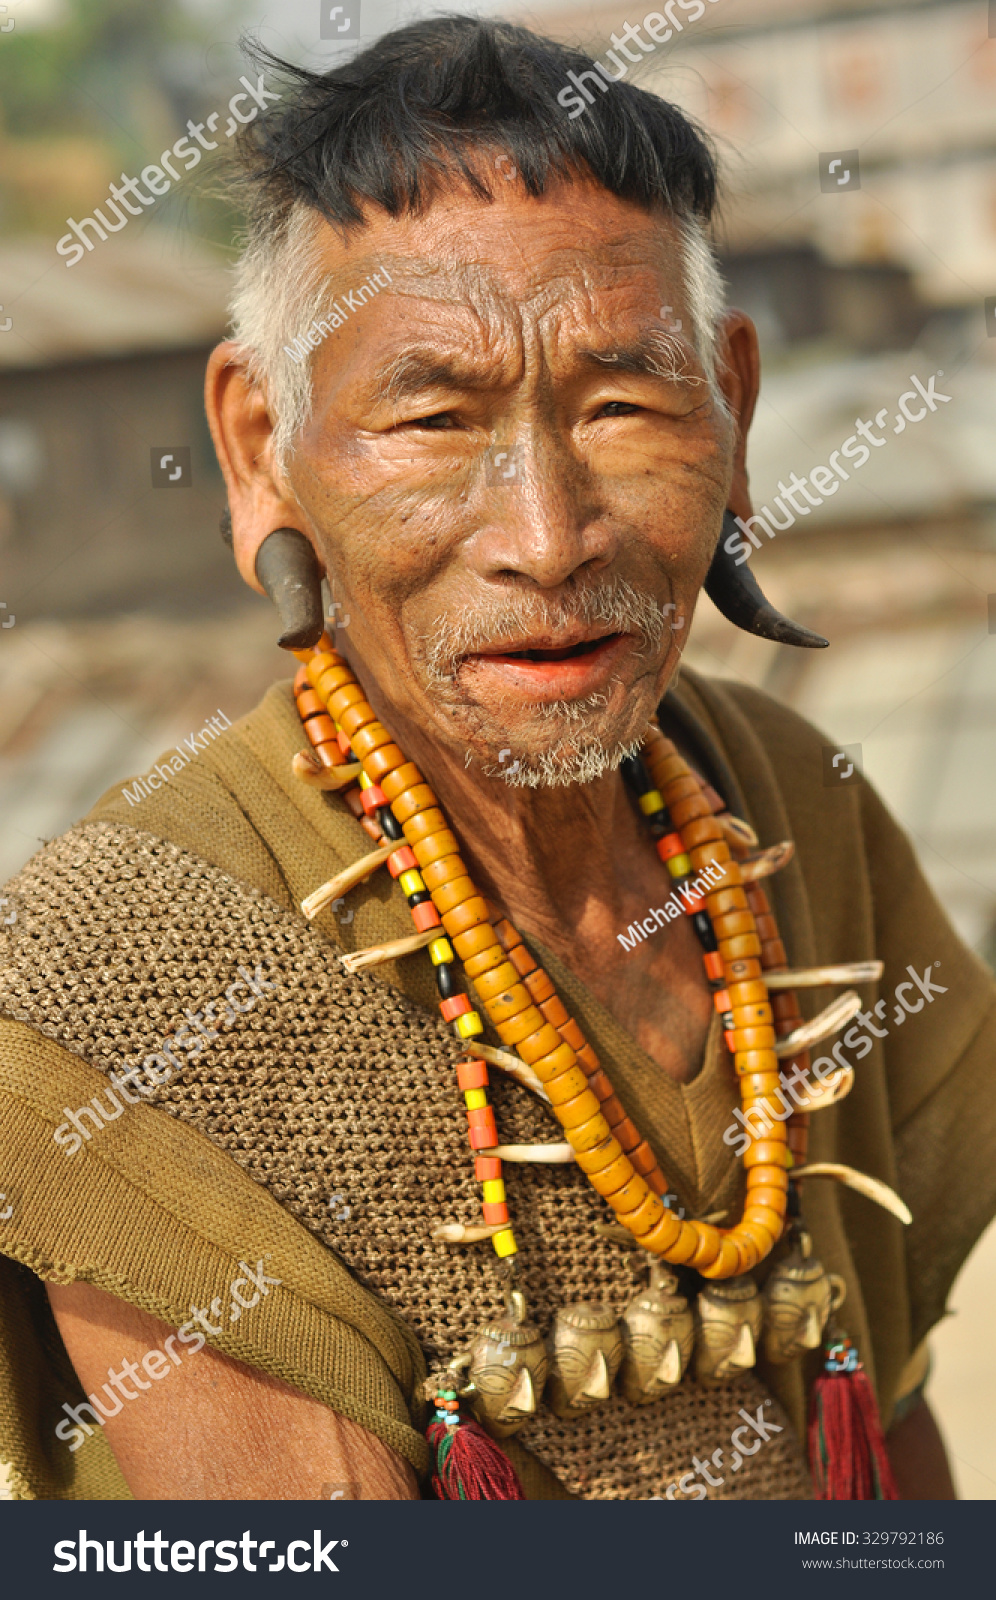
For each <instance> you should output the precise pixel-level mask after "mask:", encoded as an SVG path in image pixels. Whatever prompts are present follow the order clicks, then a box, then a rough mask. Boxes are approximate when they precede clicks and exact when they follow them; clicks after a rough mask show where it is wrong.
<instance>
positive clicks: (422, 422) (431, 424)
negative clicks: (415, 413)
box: [402, 411, 453, 429]
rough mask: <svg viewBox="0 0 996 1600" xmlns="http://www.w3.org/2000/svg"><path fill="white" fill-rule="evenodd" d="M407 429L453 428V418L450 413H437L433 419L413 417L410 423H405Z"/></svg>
mask: <svg viewBox="0 0 996 1600" xmlns="http://www.w3.org/2000/svg"><path fill="white" fill-rule="evenodd" d="M402 426H403V427H407V428H435V429H438V428H452V426H453V417H452V414H451V413H450V412H449V411H436V412H434V413H433V415H432V416H431V417H412V418H411V420H410V421H409V422H406V423H403V424H402Z"/></svg>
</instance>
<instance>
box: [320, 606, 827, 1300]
mask: <svg viewBox="0 0 996 1600" xmlns="http://www.w3.org/2000/svg"><path fill="white" fill-rule="evenodd" d="M294 653H295V654H296V655H297V657H298V659H299V660H300V661H301V662H302V663H303V665H302V669H301V671H300V672H299V673H298V676H297V678H296V679H295V685H294V687H295V694H296V698H297V704H298V710H299V712H300V715H301V717H302V720H303V722H304V726H305V730H306V732H307V734H308V738H309V741H310V743H311V745H312V748H313V750H314V752H315V755H316V756H317V758H318V760H319V761H320V762H321V764H322V766H323V767H325V768H335V767H340V766H343V765H344V764H346V763H347V762H355V763H357V764H358V765H359V766H360V767H361V769H362V770H361V771H360V772H359V774H358V781H357V783H356V784H355V785H350V786H348V787H343V789H342V790H341V793H342V795H343V798H344V799H345V801H346V804H347V805H348V806H349V807H350V809H351V810H352V811H353V814H354V815H356V816H358V818H359V819H360V820H361V822H362V825H363V826H364V828H365V829H366V831H367V832H368V833H369V834H370V835H371V837H373V838H374V839H375V840H376V841H377V842H378V843H379V844H383V847H384V852H385V855H386V865H387V867H388V870H389V871H390V873H391V875H392V876H393V877H395V878H397V879H398V880H399V882H400V884H401V887H402V890H403V891H404V893H405V895H406V898H407V899H408V903H409V907H410V909H411V912H412V918H413V921H414V924H415V927H416V929H418V931H419V932H421V933H429V932H431V931H432V930H434V929H436V928H438V929H439V932H438V935H437V936H436V937H435V938H433V939H432V940H431V941H430V943H429V946H428V948H429V954H430V958H431V960H432V962H433V965H434V967H435V971H436V976H437V982H438V985H439V991H440V995H441V1001H440V1011H441V1013H442V1016H443V1019H444V1020H445V1021H446V1022H448V1023H450V1024H451V1025H452V1026H453V1028H454V1030H455V1032H456V1034H457V1036H458V1037H459V1038H461V1039H467V1040H469V1039H473V1038H475V1037H476V1036H477V1035H479V1034H481V1033H482V1032H483V1031H484V1022H483V1019H482V1017H481V1015H480V1013H479V1012H478V1011H477V1010H476V1009H475V1008H474V1006H473V1004H472V1002H471V999H470V997H469V996H468V995H467V994H465V993H462V992H460V991H458V990H457V989H456V986H455V983H454V978H453V974H454V970H455V957H459V959H460V961H461V963H462V965H463V968H464V971H465V973H466V975H467V977H468V978H469V979H470V980H471V982H472V983H473V985H474V988H475V990H476V993H477V995H478V996H479V998H480V1001H481V1004H482V1006H483V1009H484V1010H485V1012H486V1013H487V1015H488V1018H489V1020H490V1021H491V1023H492V1025H493V1026H494V1028H495V1030H496V1032H497V1033H498V1036H499V1038H500V1039H501V1040H502V1043H503V1044H504V1045H505V1046H507V1047H509V1048H514V1049H515V1050H516V1051H517V1053H518V1056H519V1057H520V1058H521V1060H522V1061H524V1062H525V1063H526V1064H527V1065H528V1066H529V1067H531V1069H532V1071H533V1072H534V1073H535V1075H536V1077H537V1078H539V1080H540V1082H541V1083H542V1085H543V1088H544V1091H545V1093H546V1095H547V1097H548V1099H549V1102H550V1106H551V1109H552V1110H553V1112H554V1115H555V1116H556V1118H557V1120H558V1122H559V1123H560V1125H561V1127H562V1128H563V1130H564V1134H565V1136H566V1139H567V1141H568V1142H569V1143H570V1145H571V1147H572V1149H573V1151H574V1155H575V1159H576V1161H577V1164H578V1166H579V1167H580V1168H581V1170H582V1171H583V1172H584V1173H585V1174H586V1175H587V1177H588V1179H589V1181H590V1182H591V1184H592V1186H593V1188H594V1189H595V1190H596V1191H597V1192H598V1193H599V1194H600V1195H601V1196H602V1197H603V1198H604V1199H605V1200H606V1202H607V1203H608V1205H609V1206H610V1208H611V1209H612V1211H613V1212H614V1214H615V1217H616V1220H617V1221H618V1222H619V1223H621V1224H622V1225H623V1226H624V1227H625V1228H626V1229H627V1230H628V1231H629V1233H630V1234H632V1236H633V1237H634V1239H635V1240H636V1241H637V1242H638V1243H639V1244H640V1245H642V1247H643V1248H644V1249H645V1250H648V1251H650V1252H651V1253H652V1254H654V1255H656V1256H660V1257H662V1258H663V1259H664V1260H665V1261H668V1262H671V1263H672V1264H675V1265H678V1264H683V1265H687V1266H690V1267H693V1268H695V1270H696V1271H698V1272H700V1273H701V1274H702V1275H703V1276H704V1277H706V1278H729V1277H734V1276H738V1275H740V1274H742V1273H746V1272H749V1271H750V1270H751V1269H752V1268H753V1267H755V1266H757V1264H758V1262H760V1261H762V1260H763V1259H764V1258H765V1256H767V1255H768V1254H769V1252H770V1251H771V1250H772V1248H773V1247H774V1245H775V1243H776V1242H777V1240H778V1239H779V1238H780V1237H781V1234H782V1232H783V1229H784V1225H785V1212H786V1205H787V1196H788V1184H789V1167H790V1166H791V1165H793V1159H795V1160H801V1159H804V1156H805V1142H806V1123H807V1121H808V1119H807V1118H806V1117H805V1114H799V1113H797V1114H796V1115H795V1116H793V1117H792V1118H791V1119H790V1120H789V1123H788V1125H786V1124H785V1123H784V1122H780V1121H776V1122H775V1123H774V1125H773V1126H772V1127H771V1129H770V1132H769V1133H768V1135H767V1136H766V1137H765V1138H764V1139H761V1140H753V1141H752V1142H751V1144H750V1145H749V1146H748V1149H747V1150H746V1151H745V1152H744V1155H743V1157H742V1160H743V1164H744V1167H745V1169H746V1199H745V1205H744V1212H743V1216H742V1218H741V1220H740V1221H739V1222H738V1223H736V1224H735V1225H734V1226H733V1227H731V1228H719V1227H716V1226H714V1225H712V1224H710V1223H707V1222H702V1221H697V1220H692V1221H686V1220H684V1219H683V1218H680V1217H679V1216H678V1215H677V1214H676V1210H675V1209H674V1208H673V1207H672V1205H671V1204H670V1203H669V1202H670V1201H671V1200H672V1199H673V1198H674V1197H672V1196H670V1195H669V1194H668V1193H667V1189H668V1185H667V1182H666V1180H665V1178H664V1177H663V1175H662V1173H661V1171H660V1168H659V1166H658V1164H657V1160H656V1157H655V1156H654V1154H653V1152H652V1150H651V1149H650V1146H649V1145H648V1144H647V1141H646V1140H645V1139H644V1138H643V1137H642V1136H641V1134H640V1133H639V1131H638V1129H637V1128H636V1127H635V1126H634V1124H633V1123H632V1122H631V1120H630V1119H629V1117H627V1115H626V1113H625V1111H624V1110H623V1107H622V1105H621V1104H620V1102H619V1100H618V1099H617V1097H616V1096H615V1094H614V1092H613V1089H612V1085H611V1083H610V1081H609V1079H608V1077H607V1075H606V1073H605V1072H604V1070H603V1069H602V1068H601V1066H600V1064H599V1061H598V1058H597V1056H596V1055H595V1053H594V1051H593V1050H592V1048H591V1046H590V1044H589V1043H588V1042H587V1040H586V1039H585V1037H584V1035H583V1033H582V1031H581V1029H580V1028H579V1027H578V1024H577V1023H576V1021H575V1020H574V1019H573V1018H572V1017H570V1016H569V1015H568V1013H567V1011H566V1009H565V1007H564V1006H563V1004H562V1003H561V1001H560V1000H559V998H558V997H557V995H556V993H555V991H554V987H553V984H552V983H551V981H550V979H549V978H548V976H547V974H546V973H545V972H544V971H543V969H542V968H541V967H540V966H539V965H538V964H537V963H536V962H535V961H534V960H533V958H532V956H531V955H530V954H529V952H528V950H527V949H526V946H525V944H524V942H523V940H522V938H521V936H520V935H519V934H518V933H517V932H516V931H515V929H514V928H513V927H512V925H511V923H510V922H509V921H508V920H507V919H505V918H501V917H500V916H498V915H496V913H495V910H494V908H493V907H491V906H490V905H489V904H488V902H487V901H486V900H485V899H484V898H483V896H482V895H481V894H480V893H479V892H478V890H477V889H476V887H475V885H474V883H473V881H472V879H471V877H470V875H469V873H468V871H467V869H466V866H465V865H464V862H463V860H462V858H461V856H460V850H459V844H458V841H457V839H456V837H455V835H454V834H453V833H452V831H451V830H450V828H449V827H448V825H447V822H446V818H445V817H444V815H443V812H442V810H441V809H440V807H439V804H438V801H437V799H436V796H435V794H434V793H433V791H432V789H431V788H430V786H429V785H428V784H427V783H426V782H425V779H424V777H423V775H422V773H421V772H420V770H419V769H418V767H417V766H416V765H415V764H414V762H410V761H407V760H406V758H405V755H404V752H403V751H402V750H401V749H400V747H399V746H398V745H397V744H396V743H395V742H394V740H393V738H392V736H391V734H390V733H389V731H388V730H387V728H385V727H384V726H383V724H382V723H381V722H380V721H379V720H378V718H377V716H376V714H375V712H374V710H373V708H372V707H371V706H370V704H369V702H368V700H367V698H366V696H365V694H364V693H363V690H362V688H361V687H360V685H359V683H358V682H357V680H356V678H355V677H354V675H353V673H352V671H351V669H350V668H349V666H348V665H347V664H346V662H345V661H344V660H343V658H342V657H341V656H340V655H339V654H338V653H337V652H336V651H335V650H334V649H333V648H332V645H331V641H330V640H329V638H328V636H327V635H323V637H322V638H321V639H320V640H319V642H318V644H317V645H316V646H315V647H314V648H313V649H311V650H301V651H295V652H294ZM641 753H642V757H643V762H645V764H646V768H647V769H648V770H649V779H647V778H646V777H645V776H644V777H643V778H642V779H641V777H640V772H641V770H642V767H641V764H640V763H629V764H628V773H627V775H628V776H629V777H630V780H631V782H634V786H635V787H636V788H637V791H638V802H639V805H640V809H641V811H642V812H643V813H644V815H645V816H646V817H647V819H648V822H649V824H650V827H651V832H652V833H653V834H654V835H655V839H656V844H657V850H658V854H659V855H660V857H661V860H662V861H663V862H664V863H665V866H666V867H667V870H668V873H669V876H670V878H671V880H672V883H673V885H674V886H675V887H677V888H678V889H680V890H681V891H682V897H683V900H684V901H685V909H686V910H687V911H688V912H689V914H691V915H692V916H693V919H694V921H695V925H696V931H697V932H698V934H699V937H700V939H701V940H702V942H703V944H704V946H705V953H704V963H705V969H706V977H707V980H708V982H709V984H710V988H711V989H712V991H713V996H714V1003H715V1005H716V1008H717V1010H719V1011H720V1012H721V1014H722V1015H723V1017H724V1022H725V1025H726V1027H725V1031H726V1041H727V1044H728V1046H729V1048H730V1050H731V1052H732V1053H733V1058H734V1064H735V1067H736V1071H737V1075H738V1079H739V1083H740V1092H741V1107H742V1112H743V1115H744V1116H745V1117H746V1116H747V1115H748V1114H749V1112H750V1111H751V1110H752V1109H755V1108H761V1107H764V1106H765V1105H767V1104H768V1103H769V1100H768V1098H767V1097H771V1096H773V1095H774V1092H775V1091H776V1090H777V1088H778V1085H779V1082H780V1079H779V1060H778V1056H777V1054H776V1052H775V1042H776V1036H777V1035H779V1034H781V1035H784V1034H786V1033H789V1032H791V1031H792V1030H793V1028H794V1027H795V1026H796V1024H797V1022H798V1021H799V1020H800V1016H799V1011H798V1007H797V1005H796V1002H795V997H794V995H792V993H791V992H790V991H782V992H781V993H780V994H779V995H778V996H777V997H776V998H775V1002H774V1004H775V1006H776V1007H777V1014H776V1012H775V1011H773V1009H772V1002H771V1000H770V998H769V994H768V990H767V986H766V984H765V982H764V976H763V974H764V972H765V971H773V970H778V969H782V970H784V968H785V964H786V963H785V952H784V949H783V947H782V946H781V943H780V941H779V940H778V936H777V928H776V927H775V924H774V918H773V917H772V915H771V909H770V906H769V905H768V902H767V899H766V897H765V895H764V892H763V890H761V889H760V888H759V886H758V885H757V884H755V883H748V884H745V883H744V881H743V879H742V875H741V871H740V867H739V865H738V863H737V861H736V860H735V859H734V857H733V854H732V851H731V849H730V845H729V844H728V843H727V834H728V831H729V830H727V829H724V827H723V825H722V821H721V820H719V819H717V817H716V816H715V815H714V809H715V808H714V805H713V804H712V803H710V800H709V799H708V798H707V793H706V785H705V784H704V783H703V781H702V779H701V778H699V777H698V775H697V774H696V773H694V772H693V771H692V769H691V768H690V767H689V765H688V763H687V762H686V761H685V760H684V758H683V757H682V756H681V755H679V753H678V751H677V750H676V749H675V746H674V745H673V744H672V743H671V741H670V740H669V739H667V738H665V736H664V735H663V734H662V733H661V731H660V729H659V728H658V727H657V726H656V725H655V724H651V726H650V727H649V728H648V730H647V735H646V738H645V741H644V745H643V749H642V752H641ZM720 804H722V802H720ZM391 845H393V846H394V848H393V849H390V850H389V846H391ZM705 868H708V869H709V878H708V879H702V878H700V880H699V883H700V886H702V891H701V892H700V893H699V894H696V893H694V891H693V890H692V889H691V888H690V884H691V878H692V874H693V873H694V872H699V873H701V872H702V871H703V869H705ZM707 882H709V883H710V884H711V886H710V887H709V888H708V889H705V887H704V885H705V884H706V883H707ZM762 936H763V937H762ZM454 952H455V954H454ZM793 1059H796V1060H799V1061H803V1060H804V1059H805V1058H804V1056H803V1055H801V1054H800V1056H798V1057H795V1058H793ZM457 1080H458V1083H459V1086H460V1088H461V1089H462V1091H463V1093H464V1097H465V1102H466V1105H467V1116H468V1123H469V1133H470V1143H471V1147H472V1148H473V1149H474V1150H475V1154H476V1173H477V1177H478V1178H479V1180H480V1181H481V1182H482V1183H483V1186H484V1190H483V1201H484V1220H485V1222H486V1223H489V1224H497V1225H498V1226H497V1230H496V1231H495V1232H494V1234H493V1237H492V1244H493V1246H494V1249H495V1251H496V1253H497V1254H498V1255H499V1257H502V1258H509V1257H512V1256H514V1255H515V1254H516V1251H517V1246H516V1243H515V1236H514V1233H513V1231H512V1227H511V1224H510V1222H509V1216H508V1207H507V1201H506V1195H505V1185H504V1181H503V1178H502V1165H501V1161H500V1159H499V1158H498V1157H497V1156H494V1155H491V1154H489V1153H488V1152H489V1151H491V1150H493V1149H494V1148H495V1147H496V1146H497V1144H498V1135H497V1129H496V1126H495V1119H494V1111H493V1110H492V1108H491V1106H490V1105H489V1104H488V1098H487V1087H488V1072H487V1066H486V1064H485V1063H484V1062H483V1061H480V1060H476V1059H474V1060H467V1061H463V1062H460V1063H459V1064H458V1066H457Z"/></svg>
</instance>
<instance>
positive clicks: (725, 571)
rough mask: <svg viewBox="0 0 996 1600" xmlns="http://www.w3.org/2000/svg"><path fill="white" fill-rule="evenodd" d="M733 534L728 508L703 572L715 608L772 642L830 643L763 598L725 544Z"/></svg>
mask: <svg viewBox="0 0 996 1600" xmlns="http://www.w3.org/2000/svg"><path fill="white" fill-rule="evenodd" d="M731 534H732V535H733V537H734V538H739V533H738V530H737V525H736V522H735V521H734V519H733V513H732V511H726V512H724V514H723V531H722V533H721V534H720V536H719V544H718V545H717V546H716V554H715V555H714V556H713V558H712V565H711V567H710V568H709V571H708V573H707V575H706V580H705V592H706V594H707V595H708V596H709V599H710V600H711V601H712V603H713V605H714V606H715V607H716V609H717V611H721V612H722V613H723V616H724V617H726V619H727V621H729V622H732V623H735V625H736V626H737V627H738V628H743V630H744V632H745V633H755V634H757V635H758V637H759V638H761V639H771V640H773V641H774V643H775V644H795V645H801V646H804V647H806V648H807V649H810V650H823V649H825V648H826V646H827V645H828V644H829V643H830V641H829V639H824V638H823V636H822V635H821V634H819V633H813V632H812V630H811V629H809V628H804V627H803V626H802V624H801V623H799V622H792V621H791V620H790V619H789V618H788V617H783V616H782V614H781V612H780V611H776V610H775V608H774V606H773V605H772V604H771V603H770V601H768V600H766V599H765V598H764V595H763V594H762V593H761V589H760V587H759V585H758V582H757V579H756V578H755V577H754V574H753V573H752V572H751V570H750V568H749V567H745V566H743V565H741V566H739V567H738V566H737V564H736V561H735V560H734V558H733V556H732V555H730V554H729V553H728V552H727V550H726V548H725V546H726V541H727V539H728V538H729V537H730V535H731Z"/></svg>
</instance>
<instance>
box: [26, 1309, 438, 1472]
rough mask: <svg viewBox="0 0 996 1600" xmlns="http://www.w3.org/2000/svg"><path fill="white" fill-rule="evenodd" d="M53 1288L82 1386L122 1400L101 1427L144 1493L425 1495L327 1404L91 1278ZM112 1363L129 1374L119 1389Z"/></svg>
mask: <svg viewBox="0 0 996 1600" xmlns="http://www.w3.org/2000/svg"><path fill="white" fill-rule="evenodd" d="M47 1288H48V1298H49V1302H50V1304H51V1306H52V1312H53V1314H54V1316H55V1320H56V1323H57V1325H58V1328H59V1332H60V1334H61V1335H62V1339H63V1343H64V1344H65V1346H66V1349H67V1351H68V1352H69V1358H70V1360H71V1361H72V1363H73V1366H74V1367H75V1368H76V1372H77V1374H78V1376H79V1380H80V1382H81V1384H82V1385H83V1388H84V1390H85V1391H86V1393H87V1394H90V1393H95V1394H96V1396H97V1399H98V1400H99V1401H100V1403H101V1405H103V1406H104V1407H105V1409H107V1410H113V1409H114V1406H115V1405H120V1407H121V1409H120V1411H119V1412H118V1414H117V1415H116V1416H112V1417H109V1418H108V1419H107V1421H106V1423H105V1424H104V1426H105V1429H106V1432H107V1439H108V1443H109V1444H110V1446H111V1449H112V1450H113V1452H114V1455H115V1457H116V1459H117V1462H118V1465H119V1467H120V1468H121V1471H122V1473H123V1475H124V1478H125V1481H126V1483H127V1484H128V1487H129V1489H130V1490H131V1492H132V1494H133V1495H134V1496H135V1498H136V1499H137V1500H318V1499H322V1498H326V1497H328V1495H329V1493H330V1490H329V1489H328V1488H326V1491H325V1496H324V1497H323V1495H322V1487H323V1485H333V1486H335V1487H339V1486H341V1487H342V1488H343V1489H344V1490H345V1496H344V1497H345V1498H350V1499H356V1500H414V1499H417V1498H418V1489H417V1484H416V1478H415V1473H414V1471H413V1469H412V1468H411V1466H409V1464H408V1463H407V1462H405V1461H403V1460H402V1459H401V1457H400V1456H398V1455H396V1454H395V1452H394V1451H393V1450H391V1449H390V1448H389V1447H388V1446H387V1445H386V1444H384V1443H383V1442H382V1441H381V1440H380V1439H377V1438H375V1437H374V1435H373V1434H371V1433H368V1432H367V1430H366V1429H365V1428H361V1427H360V1426H359V1424H358V1423H355V1422H350V1421H349V1420H348V1419H347V1418H345V1417H340V1416H337V1415H336V1413H335V1412H334V1411H330V1410H329V1408H328V1407H327V1406H325V1405H322V1404H321V1402H320V1401H318V1400H311V1399H309V1398H308V1397H307V1396H306V1395H302V1394H299V1393H298V1392H297V1390H295V1389H292V1388H290V1386H289V1385H288V1384H286V1383H283V1382H281V1381H280V1379H278V1378H271V1377H269V1376H268V1375H267V1374H266V1373H263V1372H258V1371H256V1370H255V1369H253V1368H251V1367H246V1366H243V1365H242V1364H241V1362H238V1361H232V1360H230V1359H229V1358H228V1357H227V1356H223V1355H220V1354H219V1353H218V1352H217V1351H215V1350H212V1349H210V1348H209V1347H207V1346H205V1348H204V1349H202V1350H198V1351H193V1350H191V1349H190V1348H189V1346H185V1345H184V1344H183V1343H180V1342H178V1340H177V1336H176V1334H175V1331H174V1330H173V1329H171V1328H168V1327H167V1326H166V1325H165V1323H162V1322H158V1321H157V1320H156V1319H155V1318H154V1317H150V1316H148V1315H146V1313H145V1312H143V1311H139V1310H137V1309H136V1308H135V1307H134V1306H130V1305H128V1304H126V1302H125V1301H123V1300H116V1299H115V1298H114V1297H113V1296H112V1295H108V1294H105V1293H104V1292H103V1291H102V1290H100V1289H94V1288H92V1287H91V1286H90V1285H89V1284H85V1283H72V1284H64V1285H60V1284H49V1285H48V1286H47ZM171 1336H172V1344H170V1343H169V1340H170V1338H171ZM154 1350H159V1351H161V1352H165V1356H164V1360H165V1362H166V1365H165V1366H163V1364H162V1362H160V1361H156V1360H153V1361H152V1362H151V1363H150V1367H151V1368H152V1369H154V1370H155V1371H158V1372H160V1374H161V1375H160V1376H159V1377H155V1376H154V1373H153V1371H151V1370H149V1369H148V1368H143V1366H142V1362H143V1358H144V1357H145V1356H147V1355H148V1353H149V1352H150V1351H154ZM125 1363H131V1364H134V1366H135V1367H137V1375H136V1376H134V1377H130V1376H129V1375H128V1370H129V1369H126V1368H125V1365H124V1364H125ZM108 1369H110V1371H111V1372H114V1373H118V1374H124V1376H123V1377H122V1381H121V1384H120V1385H114V1384H112V1383H110V1382H109V1370H108ZM105 1384H107V1386H108V1387H107V1392H106V1393H105V1392H104V1385H105ZM143 1385H145V1386H146V1387H143ZM122 1390H123V1391H124V1395H127V1394H131V1396H132V1398H131V1399H127V1398H124V1396H123V1394H122ZM84 1415H86V1416H87V1420H88V1421H91V1419H90V1418H89V1416H88V1414H87V1413H84ZM91 1426H92V1421H91ZM63 1448H65V1449H68V1448H69V1443H68V1442H67V1443H66V1444H65V1445H64V1446H63ZM333 1492H334V1490H333Z"/></svg>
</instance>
